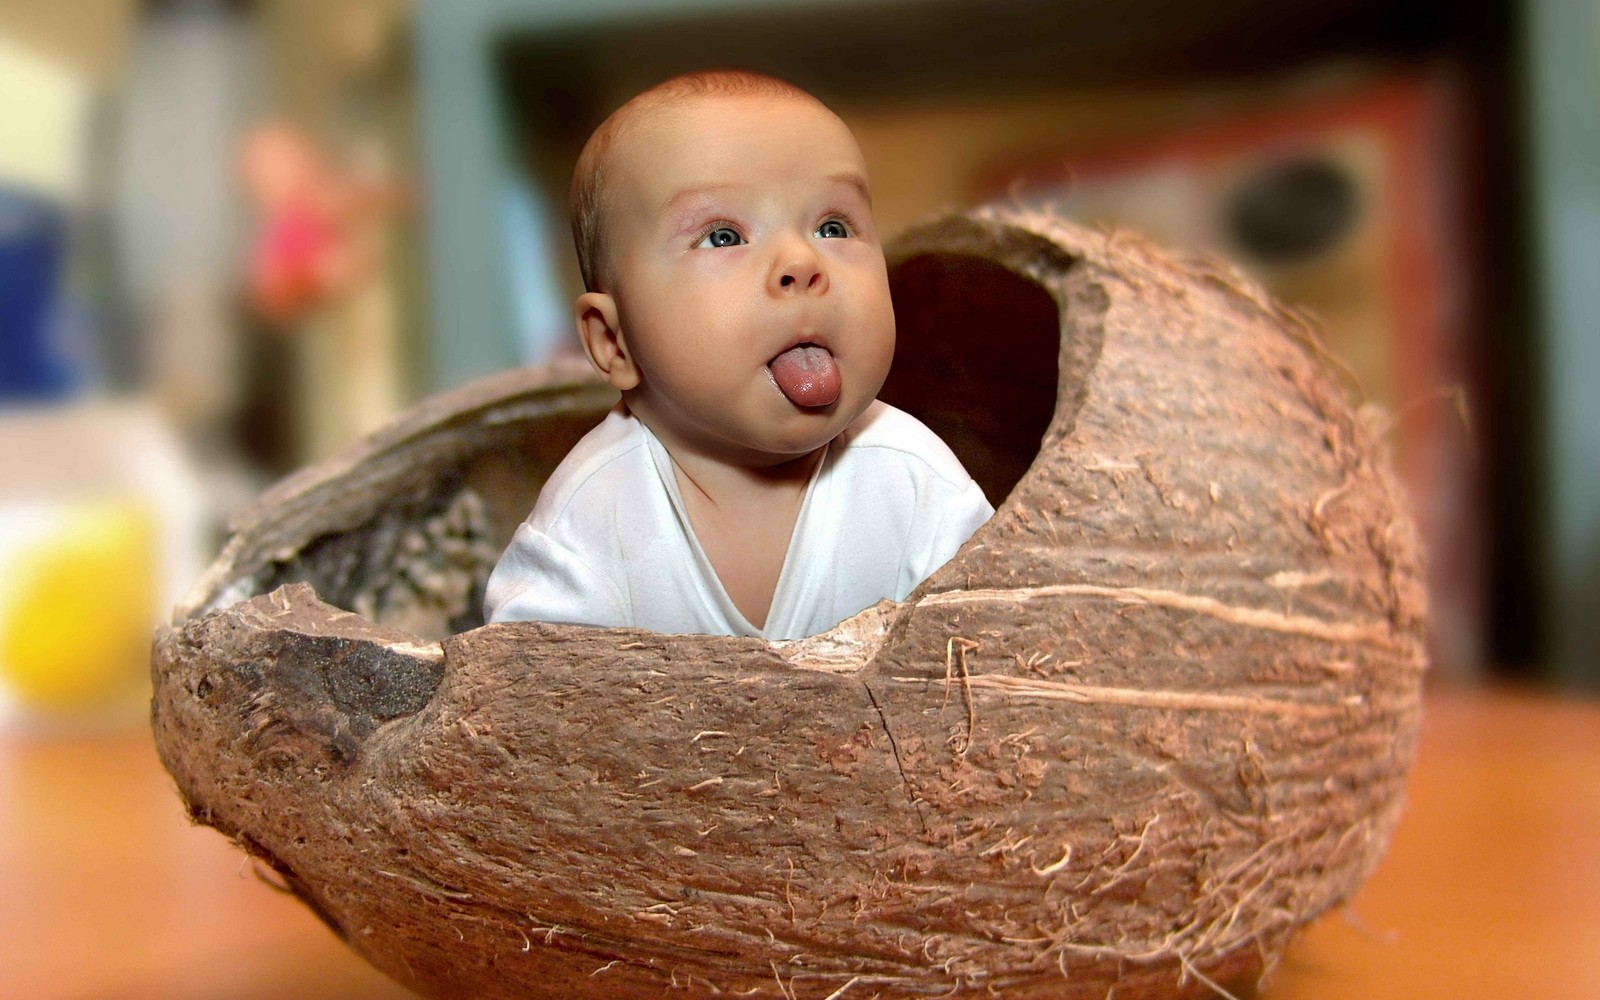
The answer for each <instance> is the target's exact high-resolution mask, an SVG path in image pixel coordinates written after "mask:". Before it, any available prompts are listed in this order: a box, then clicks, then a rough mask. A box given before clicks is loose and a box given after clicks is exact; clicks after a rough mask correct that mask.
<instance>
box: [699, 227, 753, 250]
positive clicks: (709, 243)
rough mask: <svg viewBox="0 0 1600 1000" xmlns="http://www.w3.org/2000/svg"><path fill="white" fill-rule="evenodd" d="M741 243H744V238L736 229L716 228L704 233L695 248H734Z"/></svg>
mask: <svg viewBox="0 0 1600 1000" xmlns="http://www.w3.org/2000/svg"><path fill="white" fill-rule="evenodd" d="M742 243H744V237H743V236H740V235H739V231H738V230H737V229H730V228H729V227H727V226H718V227H717V228H715V229H713V230H711V232H709V233H706V235H705V237H704V238H703V239H702V240H701V241H700V242H699V243H698V244H696V246H698V247H736V246H739V245H740V244H742Z"/></svg>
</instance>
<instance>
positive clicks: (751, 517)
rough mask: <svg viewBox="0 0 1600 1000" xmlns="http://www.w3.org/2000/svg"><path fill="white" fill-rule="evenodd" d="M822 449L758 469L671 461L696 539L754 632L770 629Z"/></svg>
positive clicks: (686, 457)
mask: <svg viewBox="0 0 1600 1000" xmlns="http://www.w3.org/2000/svg"><path fill="white" fill-rule="evenodd" d="M824 451H825V449H822V448H819V449H817V450H816V451H814V452H812V453H811V454H809V455H806V456H803V457H801V458H798V459H795V460H793V461H789V462H784V463H780V464H778V465H774V466H771V467H767V468H758V469H749V468H744V467H741V466H735V465H727V464H725V463H722V462H719V461H716V460H714V459H708V458H705V457H704V456H697V455H694V454H692V453H689V454H683V455H673V461H672V465H673V472H674V475H675V477H676V479H677V482H678V492H679V493H680V494H681V495H682V496H683V505H684V508H685V510H686V512H687V513H688V515H689V524H690V527H691V528H692V529H693V531H694V534H695V538H696V539H698V540H699V542H700V548H701V549H702V550H703V551H704V552H705V554H706V557H707V558H708V559H710V560H711V567H712V569H714V570H715V571H716V574H717V579H718V580H719V581H720V582H721V583H722V589H723V590H725V591H727V593H728V597H729V598H731V599H732V600H733V603H734V606H735V607H737V608H738V609H739V611H740V613H741V614H743V615H744V616H745V618H746V619H747V620H748V621H749V622H750V623H751V624H752V625H754V626H755V627H756V628H764V627H765V626H766V621H767V614H768V612H770V611H771V610H772V598H773V595H774V593H775V592H776V591H777V586H778V577H779V575H781V574H782V572H783V564H784V560H785V558H786V557H787V556H788V554H789V542H790V539H791V538H792V537H793V535H794V526H795V521H796V520H797V519H798V518H799V515H800V505H801V502H802V501H803V500H804V498H805V492H806V484H807V483H809V482H810V481H811V474H812V473H813V472H814V471H815V470H816V467H817V463H818V462H820V461H821V460H822V455H823V452H824Z"/></svg>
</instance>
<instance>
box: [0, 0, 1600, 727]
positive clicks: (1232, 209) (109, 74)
mask: <svg viewBox="0 0 1600 1000" xmlns="http://www.w3.org/2000/svg"><path fill="white" fill-rule="evenodd" d="M1595 10H1596V5H1595V4H1594V3H1593V2H1588V0H1398V2H1396V0H1383V2H1379V0H1305V2H1300V0H1213V2H1209V3H1188V4H1174V3H1169V2H1164V0H1125V2H1121V3H1117V4H1103V3H1096V2H1091V0H1079V2H1062V0H1054V2H1037V0H1013V2H1010V3H1003V4H988V3H984V4H979V3H972V2H956V0H923V2H918V3H914V4H910V3H905V2H901V0H827V2H821V0H811V2H792V3H752V2H740V0H693V2H652V3H644V2H639V0H634V2H629V0H590V2H587V3H568V2H534V0H459V2H437V3H430V2H417V0H255V2H244V0H237V2H224V0H142V2H141V0H77V2H74V3H60V2H51V0H3V2H0V296H3V297H0V449H3V455H0V457H3V460H4V464H5V468H6V470H7V471H6V474H5V476H4V479H3V481H0V559H3V565H4V566H5V567H6V571H5V572H4V573H3V574H0V698H3V699H4V702H3V704H4V705H5V706H6V707H5V708H4V711H5V712H6V713H7V717H9V718H15V717H16V716H17V715H18V713H19V712H32V713H34V714H38V713H40V712H43V713H44V714H45V715H49V714H51V713H53V712H56V711H57V710H58V709H66V710H71V709H73V708H74V707H83V706H89V705H92V704H95V703H98V702H101V701H116V700H117V696H118V695H119V693H120V694H126V693H127V692H128V691H132V690H135V689H137V688H138V686H139V678H140V676H141V674H142V672H143V662H142V661H143V654H142V648H143V643H144V637H145V635H146V633H147V630H148V626H149V624H150V623H151V622H152V621H154V620H156V619H157V618H158V617H159V616H160V615H161V614H162V613H163V612H164V610H165V609H166V608H168V607H170V606H171V604H172V603H173V601H174V600H175V599H176V598H177V596H179V595H180V594H181V593H182V592H183V590H184V588H185V587H187V585H188V584H189V583H190V582H192V581H193V580H194V579H195V577H196V576H197V575H198V573H199V571H200V569H201V568H202V567H203V565H204V564H205V563H206V562H207V561H208V560H209V559H210V557H211V556H212V555H213V554H214V553H215V551H216V549H217V547H218V545H219V544H220V541H221V539H222V537H223V528H224V525H225V524H226V521H227V519H228V517H229V516H230V515H232V514H233V513H235V512H236V511H238V510H239V509H240V508H241V507H242V506H244V505H245V504H247V503H248V502H249V501H250V500H251V499H252V498H253V497H254V496H255V495H256V494H257V493H258V492H259V491H260V489H261V488H262V487H263V486H264V485H266V484H267V483H269V482H271V481H272V480H273V479H275V478H276V477H279V476H281V475H283V474H285V473H287V472H289V471H291V470H293V469H295V468H297V467H299V466H300V465H302V464H304V463H306V462H310V461H314V460H317V459H320V458H324V457H326V456H328V455H330V454H332V453H333V452H335V451H337V450H338V449H339V448H341V447H342V446H344V445H346V444H348V443H350V442H351V441H353V440H354V439H356V438H357V437H359V436H360V435H362V434H364V433H365V432H367V431H369V430H371V429H373V428H374V427H375V426H377V425H378V424H380V423H382V422H383V421H384V420H385V419H386V418H387V417H388V416H390V415H391V414H393V413H394V412H395V411H396V410H397V409H399V408H402V407H404V406H406V405H408V404H410V403H412V402H415V401H416V400H418V399H420V398H421V397H423V396H425V395H426V394H428V393H431V392H434V391H437V390H440V389H445V388H448V387H451V386H454V385H457V384H460V383H462V382H464V381H466V380H469V379H471V378H474V377H477V376H480V375H484V374H488V373H490V372H494V371H498V370H501V369H504V368H508V367H511V366H516V365H524V364H537V363H541V362H544V361H547V360H549V359H551V358H553V357H556V356H559V355H562V354H571V353H574V352H575V350H576V347H575V343H574V341H573V338H572V335H571V333H570V326H571V324H570V321H569V319H568V317H567V304H568V303H569V302H570V301H571V299H572V297H573V295H574V294H575V293H576V291H577V290H578V279H577V274H576V267H575V264H574V261H573V255H572V253H571V250H570V243H569V237H568V234H567V233H568V231H567V222H566V216H565V197H564V192H565V188H566V184H567V179H568V177H569V175H570V169H571V164H572V161H573V159H574V158H575V156H576V152H577V150H578V149H579V147H580V146H581V144H582V142H583V140H584V138H585V137H586V136H587V135H588V133H589V131H590V130H591V129H592V128H593V126H594V125H595V124H596V123H598V121H599V120H600V119H601V118H603V117H604V116H605V114H607V113H608V112H609V111H610V110H611V109H612V108H614V107H615V106H616V105H617V104H618V103H619V102H620V101H622V100H623V99H625V98H626V97H627V96H629V95H630V94H632V93H634V92H636V91H637V90H639V89H641V88H643V87H645V86H648V85H649V84H651V83H653V82H655V81H657V80H659V79H661V78H663V77H665V76H668V75H670V74H672V73H675V72H678V71H681V70H685V69H689V68H694V67H702V66H707V65H727V64H735V65H744V66H749V67H752V68H756V69H761V70H765V71H768V72H772V73H775V74H777V75H779V76H782V77H785V78H788V79H790V80H793V81H794V82H796V83H798V84H799V85H801V86H803V87H805V88H807V89H809V90H811V91H813V92H814V93H816V94H817V95H818V96H819V97H821V98H822V99H823V100H824V101H825V102H827V103H828V104H829V105H831V106H832V107H834V108H835V109H837V110H838V111H839V112H840V113H841V114H842V115H843V116H844V117H845V118H846V119H847V120H848V121H849V122H850V124H851V125H852V127H853V128H854V129H855V131H856V133H857V135H858V136H859V138H860V140H861V143H862V146H863V148H864V150H865V152H866V155H867V158H868V160H869V164H870V167H871V169H872V173H873V179H874V189H875V195H876V199H877V208H878V210H879V213H880V224H881V227H882V228H883V229H884V230H885V231H887V232H891V233H892V232H895V231H898V230H899V229H902V228H904V227H905V226H907V225H909V224H911V223H913V222H915V221H917V220H919V219H922V218H925V217H928V216H929V215H931V214H934V213H938V212H941V211H945V210H949V209H956V208H961V207H964V206H970V205H972V204H975V203H977V202H980V201H985V200H989V199H994V198H1009V199H1012V200H1015V201H1018V202H1021V203H1024V204H1033V205H1049V206H1056V207H1059V208H1061V209H1062V210H1064V211H1066V212H1068V213H1070V214H1072V215H1073V216H1075V217H1078V218H1081V219H1083V220H1085V221H1091V222H1109V223H1114V224H1121V225H1130V226H1133V227H1135V228H1138V229H1141V230H1143V231H1145V232H1147V233H1149V234H1151V235H1153V236H1154V237H1155V238H1156V239H1158V240H1159V241H1161V242H1163V243H1165V244H1167V245H1169V246H1171V247H1173V248H1175V249H1179V250H1181V251H1183V252H1195V253H1214V254H1219V255H1221V256H1224V257H1227V258H1229V259H1231V260H1233V261H1235V262H1236V263H1238V264H1239V265H1240V266H1241V267H1243V268H1244V269H1245V270H1247V271H1249V272H1251V273H1253V274H1254V275H1255V276H1257V277H1258V278H1259V279H1260V280H1261V281H1263V282H1264V283H1265V284H1266V285H1267V286H1268V287H1269V288H1270V289H1271V290H1272V291H1274V292H1275V293H1276V294H1277V295H1279V296H1280V297H1282V298H1283V299H1285V300H1287V301H1289V302H1291V303H1293V304H1294V305H1296V306H1297V307H1299V308H1302V309H1304V310H1306V311H1307V312H1310V313H1313V314H1315V315H1316V316H1318V317H1320V319H1321V321H1322V323H1323V324H1324V326H1325V328H1326V331H1327V339H1328V341H1329V343H1330V345H1331V347H1332V348H1333V350H1334V352H1335V353H1336V354H1337V355H1338V356H1339V357H1340V358H1341V359H1342V360H1343V361H1344V362H1345V364H1346V365H1348V367H1349V368H1350V370H1351V372H1352V373H1353V375H1354V377H1355V380H1356V381H1357V382H1358V383H1359V385H1360V386H1361V389H1362V391H1363V392H1364V393H1365V395H1366V397H1367V398H1368V399H1370V400H1371V401H1374V402H1377V403H1380V404H1382V405H1383V406H1385V407H1386V408H1387V409H1388V411H1389V413H1390V418H1389V419H1390V420H1391V422H1392V430H1391V431H1390V433H1389V436H1390V440H1391V441H1392V443H1393V444H1394V446H1395V449H1396V452H1397V458H1398V462H1399V466H1400V469H1401V472H1402V476H1403V478H1404V480H1405V482H1406V484H1407V486H1408V488H1409V489H1410V491H1411V493H1412V496H1413V499H1414V501H1415V504H1416V508H1417V511H1418V513H1419V516H1420V519H1421V521H1422V523H1423V527H1424V531H1425V533H1426V535H1427V538H1428V542H1429V545H1430V550H1431V554H1432V564H1431V583H1432V598H1433V604H1434V609H1435V611H1434V635H1433V637H1432V644H1433V651H1434V659H1435V664H1436V667H1437V670H1436V676H1438V677H1440V678H1443V679H1448V680H1456V681H1467V682H1470V681H1474V680H1482V679H1485V678H1495V677H1516V678H1521V679H1526V680H1531V681H1536V682H1539V683H1543V684H1547V685H1557V686H1563V687H1566V688H1574V689H1575V688H1580V687H1590V688H1593V687H1597V686H1600V657H1597V655H1596V653H1595V650H1596V648H1597V645H1600V633H1597V631H1596V629H1597V626H1596V622H1597V620H1600V412H1597V398H1596V397H1597V394H1595V393H1594V392H1592V391H1589V390H1588V387H1587V386H1585V385H1582V384H1580V380H1581V379H1583V378H1584V377H1585V376H1591V375H1594V374H1600V358H1597V356H1596V355H1597V352H1600V347H1597V339H1600V337H1597V323H1596V320H1597V318H1600V310H1597V302H1600V298H1597V291H1596V286H1597V284H1600V281H1597V279H1600V271H1597V270H1596V267H1595V264H1594V252H1595V249H1596V247H1597V246H1600V220H1597V203H1600V180H1597V170H1600V138H1597V127H1596V126H1597V122H1600V115H1597V112H1596V105H1597V103H1600V60H1597V59H1596V46H1597V44H1600V43H1597V30H1596V27H1595V24H1596V20H1597V17H1596V14H1595ZM91 606H92V607H94V608H95V609H96V612H95V614H96V618H97V620H98V621H99V623H100V626H101V627H98V628H96V627H88V621H87V620H86V619H85V617H84V616H85V609H86V608H88V607H91ZM130 663H131V664H133V666H132V667H129V664H130ZM122 683H125V688H119V687H118V685H119V684H122ZM123 701H124V703H129V704H136V703H137V701H138V699H137V697H132V698H128V699H123Z"/></svg>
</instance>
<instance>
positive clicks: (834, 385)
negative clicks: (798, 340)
mask: <svg viewBox="0 0 1600 1000" xmlns="http://www.w3.org/2000/svg"><path fill="white" fill-rule="evenodd" d="M767 368H768V370H769V371H771V372H772V380H773V381H774V382H776V383H778V388H779V389H780V390H782V392H783V394H784V395H785V396H787V397H789V402H791V403H793V404H794V405H796V406H804V407H808V408H814V407H821V406H830V405H832V404H833V402H834V400H836V399H838V398H839V385H840V378H839V362H838V361H836V360H834V357H833V352H831V351H829V350H828V349H827V348H826V347H821V346H819V345H817V344H796V345H795V346H793V347H791V348H789V349H788V350H787V351H784V352H783V353H782V354H779V355H778V356H777V357H775V358H773V359H772V360H771V361H768V362H767Z"/></svg>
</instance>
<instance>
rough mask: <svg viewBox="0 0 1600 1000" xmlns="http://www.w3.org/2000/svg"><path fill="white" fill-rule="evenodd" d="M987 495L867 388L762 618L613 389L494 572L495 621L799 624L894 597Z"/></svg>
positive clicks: (946, 555)
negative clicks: (707, 543) (738, 597)
mask: <svg viewBox="0 0 1600 1000" xmlns="http://www.w3.org/2000/svg"><path fill="white" fill-rule="evenodd" d="M993 513H994V508H992V507H991V506H989V502H988V501H987V500H986V499H984V496H983V491H982V490H981V489H979V487H978V484H977V483H975V482H974V481H973V480H972V477H971V476H969V475H967V472H966V470H965V469H963V468H962V467H961V463H960V461H958V460H957V459H956V457H955V455H954V454H952V453H951V451H950V449H949V448H948V447H946V446H945V444H944V442H943V441H941V440H939V438H938V436H937V435H935V434H934V433H933V432H932V431H930V430H929V429H928V428H927V427H925V426H923V424H922V423H921V422H920V421H918V420H917V419H916V418H915V417H912V416H911V415H910V414H908V413H905V412H903V411H901V410H897V409H895V408H894V407H892V406H890V405H888V404H887V403H883V402H879V401H874V402H873V403H872V405H870V406H868V407H867V409H866V411H865V412H864V413H863V414H862V415H861V416H860V417H858V418H857V419H856V421H855V422H854V423H852V424H851V425H850V426H849V427H848V428H846V429H845V431H844V432H843V433H842V434H840V435H839V436H838V437H837V438H835V439H834V440H833V441H832V442H830V443H829V444H828V445H827V452H826V454H824V456H823V458H822V461H820V462H819V463H818V464H817V468H816V471H815V472H813V473H812V476H811V480H810V481H809V482H808V483H807V484H806V492H805V497H804V499H803V500H802V501H801V504H800V513H799V515H798V517H797V518H796V521H795V526H794V533H793V534H792V535H791V536H790V539H789V548H788V554H787V556H786V557H785V559H784V563H783V569H782V571H781V573H780V574H779V576H778V583H777V588H776V590H775V592H774V593H773V595H772V607H771V609H770V610H769V611H768V612H767V621H766V625H765V627H764V628H756V627H755V626H754V625H752V624H751V623H750V621H749V620H748V619H746V618H745V616H744V615H743V614H742V613H741V612H740V611H739V609H738V608H737V607H736V606H735V605H734V603H733V600H732V599H731V598H730V597H729V596H728V594H727V591H726V590H724V589H723V587H722V583H721V581H720V580H719V579H718V578H717V574H716V570H715V569H713V568H712V565H711V560H710V559H709V558H707V556H706V554H705V551H704V550H703V549H702V548H701V547H700V542H699V540H698V539H697V538H696V537H695V534H694V529H693V527H692V526H691V525H690V522H689V517H688V514H687V512H686V510H685V508H684V505H683V497H682V495H681V494H680V493H679V491H678V481H677V477H676V476H675V475H674V474H673V470H672V459H671V457H670V456H669V455H668V454H667V450H666V447H665V446H663V445H662V444H661V442H660V440H658V439H657V438H656V436H655V435H654V434H652V433H651V432H650V430H649V428H647V427H645V425H644V424H643V423H641V422H640V421H639V420H638V418H636V417H634V416H633V415H632V414H631V413H629V412H628V411H627V410H626V408H624V407H623V406H622V405H621V404H618V406H617V407H616V408H615V409H613V410H612V411H611V412H610V413H609V414H608V415H607V416H606V418H605V420H603V421H601V423H600V425H599V426H598V427H596V428H595V429H594V430H592V431H590V432H589V433H588V434H587V435H585V436H584V438H583V439H582V440H581V441H579V442H578V444H577V446H576V447H574V448H573V449H572V451H571V452H570V453H568V455H567V457H566V458H565V459H563V460H562V462H561V464H560V465H559V466H557V467H556V470H555V472H554V473H553V474H552V475H551V477H550V480H549V482H547V483H546V484H545V487H544V489H543V490H542V491H541V492H540V494H539V499H538V500H537V502H535V504H534V507H533V512H532V513H531V514H529V515H528V519H527V520H526V521H524V522H523V523H522V525H521V526H520V527H519V528H518V529H517V532H516V535H515V536H514V537H513V538H512V540H511V545H510V546H509V547H508V548H507V549H506V551H505V554H504V555H502V556H501V557H500V562H499V563H498V564H497V565H496V566H495V568H494V572H493V573H492V574H491V575H490V577H489V583H488V588H487V591H486V593H485V599H484V612H485V617H486V618H487V619H488V620H489V621H525V620H532V621H546V622H566V623H570V624H576V625H595V626H636V627H639V628H646V629H651V630H653V631H656V632H675V633H687V632H700V633H707V634H712V635H743V636H760V637H763V638H766V639H799V638H804V637H805V636H808V635H815V634H817V633H818V632H825V631H827V630H828V629H830V628H832V627H833V626H834V625H837V624H838V623H839V622H841V621H843V620H844V619H846V618H848V617H850V616H851V615H853V614H855V613H856V612H858V611H861V610H863V609H864V608H868V607H871V606H872V605H873V604H876V603H877V602H878V601H880V600H882V599H884V598H890V599H893V600H897V601H898V600H903V599H904V598H905V597H906V595H907V594H909V593H910V592H911V591H912V590H913V589H914V588H915V587H916V586H917V584H919V583H921V582H922V581H923V580H924V579H926V578H927V577H928V576H929V575H930V574H931V573H932V572H933V571H934V570H935V569H937V568H939V566H941V565H943V564H944V563H945V562H947V561H948V560H949V559H950V557H951V556H953V555H954V554H955V552H956V550H957V549H958V548H960V547H961V543H963V542H965V541H966V540H967V539H968V538H969V537H970V536H971V535H972V533H973V532H974V531H976V530H977V529H978V526H979V525H981V524H983V522H984V521H986V520H988V519H989V516H990V515H991V514H993Z"/></svg>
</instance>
